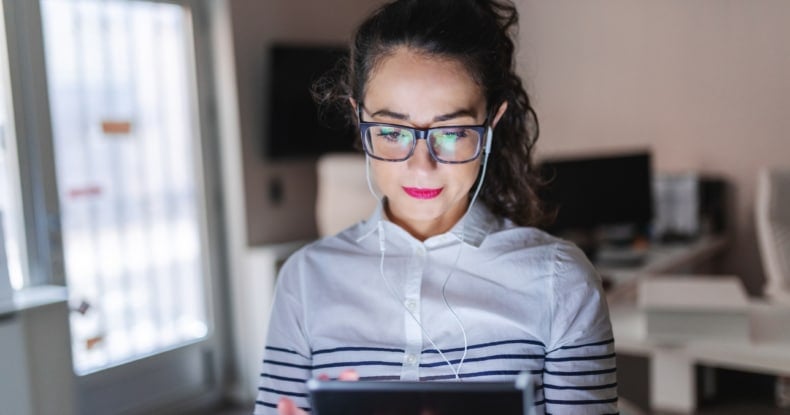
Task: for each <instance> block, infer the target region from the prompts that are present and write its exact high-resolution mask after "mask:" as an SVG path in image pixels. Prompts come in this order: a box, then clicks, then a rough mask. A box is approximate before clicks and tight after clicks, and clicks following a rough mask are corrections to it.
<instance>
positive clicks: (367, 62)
mask: <svg viewBox="0 0 790 415" xmlns="http://www.w3.org/2000/svg"><path fill="white" fill-rule="evenodd" d="M517 20H518V16H517V13H516V10H515V7H514V6H513V5H512V4H510V3H505V2H503V1H499V0H397V1H394V2H392V3H389V4H386V5H384V6H383V7H381V8H380V9H378V10H377V11H376V12H374V13H373V14H372V15H371V16H370V17H369V18H368V19H367V20H366V21H364V22H363V23H362V25H361V26H360V27H359V29H358V31H357V33H356V35H355V39H354V42H353V44H352V53H351V59H350V61H349V63H348V67H347V70H346V71H345V74H344V76H342V77H341V79H339V80H337V82H334V83H331V84H329V86H330V88H329V89H327V90H325V91H323V94H322V101H323V103H324V104H327V103H329V104H331V103H337V102H340V103H342V104H341V105H342V106H343V107H344V108H346V109H347V112H348V113H349V114H350V118H351V119H353V121H354V122H355V123H356V124H357V126H358V127H359V131H360V137H361V138H362V143H363V148H364V150H365V153H366V155H367V157H368V162H369V168H370V173H369V179H370V178H372V180H373V182H375V185H376V187H378V191H379V192H380V193H381V196H382V197H381V203H380V204H379V208H378V209H377V211H376V212H375V213H374V214H373V215H372V216H371V217H370V218H369V219H368V220H367V221H364V222H361V223H359V224H357V225H355V226H353V227H351V228H349V229H347V230H345V231H343V232H341V233H340V234H338V235H336V236H334V237H330V238H326V239H323V240H320V241H318V242H315V243H313V244H311V245H309V246H307V247H305V248H304V249H302V250H300V251H299V252H297V253H295V254H294V255H293V256H292V257H291V258H290V259H289V260H288V261H287V263H286V264H285V266H284V267H283V269H282V271H281V274H280V277H279V280H278V283H277V290H276V295H275V301H274V308H273V311H272V316H271V321H270V324H269V334H268V337H267V343H268V345H267V347H266V351H265V355H264V361H263V371H262V374H261V386H260V388H259V389H260V394H259V398H258V400H257V405H256V413H259V414H269V413H279V414H297V413H301V411H302V410H308V409H309V408H308V407H309V402H308V400H307V394H306V390H305V386H304V382H305V381H306V380H307V379H309V378H311V377H315V376H321V375H324V376H329V377H332V378H335V377H341V378H343V377H348V376H351V377H353V378H357V377H358V378H360V379H375V380H425V381H429V380H453V379H455V380H459V381H483V380H485V381H493V380H509V379H513V378H514V377H515V376H516V374H518V373H519V372H521V371H525V370H526V371H531V372H532V373H534V374H536V375H538V377H539V378H540V380H539V381H538V384H539V389H538V391H537V400H538V402H537V410H538V412H539V413H585V414H587V413H596V414H602V413H615V412H617V404H616V401H617V386H616V375H615V359H614V343H613V338H612V332H611V326H610V322H609V317H608V312H607V310H606V304H605V300H604V297H603V294H602V289H601V284H600V280H599V278H598V277H597V275H596V274H595V271H594V269H593V267H592V266H591V265H590V263H589V262H588V261H587V259H586V258H585V257H584V255H583V254H582V252H581V251H580V250H579V249H578V248H576V247H575V246H573V245H572V244H569V243H568V242H565V241H563V240H560V239H557V238H555V237H552V236H550V235H548V234H546V233H544V232H542V231H540V230H538V229H536V228H534V227H533V226H534V225H536V224H538V223H539V221H540V220H541V218H542V213H541V210H540V203H539V201H538V198H537V196H536V184H537V183H538V180H537V178H536V176H535V174H534V169H533V166H532V163H531V153H532V149H533V145H534V142H535V139H536V136H537V120H536V119H535V117H534V112H533V110H532V107H531V106H530V102H529V99H528V97H527V94H526V92H525V91H524V88H523V87H522V85H521V81H520V79H519V77H518V76H517V75H516V74H515V72H514V66H515V65H514V60H513V58H514V57H513V55H514V45H513V41H512V39H511V37H510V36H511V32H512V31H513V30H514V29H515V26H516V23H517ZM370 176H372V177H370ZM349 370H353V372H352V373H353V374H352V375H348V373H349ZM300 408H301V409H300Z"/></svg>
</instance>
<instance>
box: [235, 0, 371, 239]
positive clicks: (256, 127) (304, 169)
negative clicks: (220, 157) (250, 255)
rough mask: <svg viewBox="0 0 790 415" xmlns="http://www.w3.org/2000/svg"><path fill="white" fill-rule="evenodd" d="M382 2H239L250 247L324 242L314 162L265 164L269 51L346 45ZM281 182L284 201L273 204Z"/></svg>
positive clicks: (238, 41)
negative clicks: (273, 185) (319, 238)
mask: <svg viewBox="0 0 790 415" xmlns="http://www.w3.org/2000/svg"><path fill="white" fill-rule="evenodd" d="M380 3H381V2H380V1H370V0H332V1H322V0H310V1H305V0H264V1H261V0H232V1H230V2H229V5H230V8H231V15H232V21H233V36H234V39H235V40H234V48H235V55H236V62H235V63H236V76H237V80H238V86H239V92H238V93H239V114H240V128H241V136H242V151H243V162H244V186H245V198H246V211H247V230H248V235H247V238H248V241H249V243H250V244H251V245H260V244H267V243H273V242H286V241H293V240H299V239H310V238H314V237H315V236H316V223H315V213H314V206H315V200H316V199H315V193H316V171H315V161H314V160H304V161H282V162H280V161H278V162H271V161H267V160H265V159H264V158H263V151H262V148H263V143H264V140H265V139H266V128H267V127H266V125H268V124H266V123H267V121H268V120H267V117H268V108H267V106H266V102H265V99H264V98H265V97H266V96H267V95H266V94H267V90H266V82H265V81H266V77H267V75H268V73H267V62H266V61H265V57H266V50H267V47H268V46H269V45H270V44H271V43H272V42H274V41H293V42H335V43H345V42H346V41H348V39H350V37H351V34H352V30H353V29H354V27H355V26H356V24H357V23H358V22H359V21H360V20H362V19H363V18H364V17H365V16H366V15H367V14H368V13H369V12H370V11H371V10H372V9H373V8H374V7H375V6H376V5H377V4H380ZM273 180H281V181H282V183H283V188H284V200H283V202H282V203H281V204H275V203H272V202H271V201H270V200H269V198H268V187H269V184H270V182H271V181H273Z"/></svg>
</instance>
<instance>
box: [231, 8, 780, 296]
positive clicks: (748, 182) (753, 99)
mask: <svg viewBox="0 0 790 415" xmlns="http://www.w3.org/2000/svg"><path fill="white" fill-rule="evenodd" d="M379 3H380V2H379V1H375V2H369V1H365V0H334V1H331V2H329V1H309V2H301V1H285V0H277V1H274V0H272V1H258V0H233V1H230V2H229V5H230V7H231V14H232V20H233V37H234V43H233V44H234V52H235V64H236V77H237V84H238V87H239V88H238V94H239V99H238V102H239V113H240V118H239V127H240V131H241V136H242V162H243V166H244V174H243V177H244V197H245V211H246V218H247V241H248V243H249V244H251V245H261V244H268V243H272V242H283V241H292V240H298V239H310V238H313V237H314V236H315V218H314V212H313V206H314V204H315V187H316V179H315V164H314V162H313V161H310V160H303V161H291V162H268V161H266V160H264V159H263V156H262V143H263V141H262V140H263V139H264V136H265V133H264V129H265V125H266V124H265V123H266V115H267V108H266V106H265V102H264V100H263V97H265V85H264V80H265V79H266V70H265V68H266V62H265V61H264V58H265V56H264V55H265V54H264V52H265V48H266V46H267V45H268V44H269V43H270V42H272V41H274V40H294V41H312V40H325V41H344V40H345V39H347V38H348V36H349V35H350V32H351V30H352V29H351V28H352V27H353V26H354V24H355V23H356V22H358V21H359V20H360V19H361V18H362V17H363V16H364V15H366V14H367V13H368V12H369V11H370V10H371V9H372V8H374V7H375V6H376V4H379ZM517 4H518V6H519V9H520V11H521V30H520V36H519V37H520V49H519V50H520V54H519V63H520V67H521V68H522V69H523V75H524V77H525V81H526V83H527V85H528V87H529V89H530V92H531V93H532V95H533V98H534V100H535V103H536V107H537V109H538V112H539V115H540V118H541V126H542V136H541V140H540V142H539V145H538V155H539V156H540V155H548V154H566V153H573V154H579V153H584V152H588V151H596V152H597V151H602V150H609V149H620V148H625V147H627V148H634V147H640V148H642V147H649V148H651V149H652V150H653V154H654V163H655V167H656V168H657V169H658V170H659V171H670V172H674V171H690V170H695V171H702V172H706V173H713V174H718V175H721V176H723V177H724V178H726V179H727V180H729V181H730V182H731V183H732V184H733V185H734V190H735V203H734V206H733V211H732V220H733V240H732V246H731V248H730V250H729V255H727V258H728V259H727V261H726V263H725V267H724V271H726V272H732V273H734V274H737V275H740V276H742V277H743V278H744V280H745V282H746V284H747V287H748V288H749V290H750V291H751V292H753V293H754V292H757V291H759V289H760V287H761V285H762V280H763V276H762V268H761V266H760V259H759V253H758V251H757V245H756V238H755V234H754V226H753V223H752V222H753V220H752V217H753V211H752V203H753V197H754V191H753V189H754V183H755V180H756V172H757V169H758V168H759V167H760V166H763V165H784V166H790V156H788V154H790V138H789V137H788V136H787V132H788V131H790V117H787V116H786V113H787V109H788V108H790V76H788V75H787V74H788V73H790V42H787V41H786V39H790V25H788V24H786V23H787V22H788V21H790V2H786V1H784V0H754V1H749V2H744V1H736V0H701V1H695V2H689V1H685V0H667V1H661V2H653V1H649V0H593V1H587V2H578V1H573V0H556V1H550V2H549V1H542V0H517ZM328 16H331V17H332V18H331V19H328V18H327V17H328ZM273 180H275V181H276V180H281V181H282V183H283V187H284V190H285V192H284V200H283V202H282V203H281V204H279V205H278V204H274V203H272V202H271V201H270V200H269V199H268V196H267V195H268V186H269V184H270V183H271V182H272V181H273Z"/></svg>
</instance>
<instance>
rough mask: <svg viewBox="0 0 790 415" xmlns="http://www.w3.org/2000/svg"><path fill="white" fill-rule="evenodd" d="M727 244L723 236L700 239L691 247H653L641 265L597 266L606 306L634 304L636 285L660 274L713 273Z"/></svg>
mask: <svg viewBox="0 0 790 415" xmlns="http://www.w3.org/2000/svg"><path fill="white" fill-rule="evenodd" d="M728 242H729V240H728V238H727V237H726V236H722V235H709V236H703V237H700V238H699V239H697V240H695V241H693V242H690V243H673V244H653V245H651V246H650V247H649V248H647V250H646V251H645V253H644V261H643V262H642V263H641V264H640V265H638V266H633V267H628V266H612V265H610V264H596V266H595V268H596V269H597V270H598V273H599V274H601V277H602V278H603V279H604V280H605V281H606V282H608V283H609V285H610V287H609V288H608V289H607V293H606V296H607V299H608V301H609V304H614V303H621V302H628V303H632V302H634V300H635V298H636V285H637V283H638V282H639V280H640V279H641V278H645V277H649V276H652V275H660V274H695V273H707V274H709V273H711V272H716V269H715V268H716V265H717V263H716V260H717V259H718V257H719V256H720V255H721V254H722V253H723V252H724V249H725V248H726V247H727V243H728Z"/></svg>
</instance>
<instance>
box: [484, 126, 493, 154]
mask: <svg viewBox="0 0 790 415" xmlns="http://www.w3.org/2000/svg"><path fill="white" fill-rule="evenodd" d="M492 141H494V129H493V128H491V127H490V126H489V127H488V128H486V150H485V152H486V156H487V155H488V154H490V153H491V142H492Z"/></svg>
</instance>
